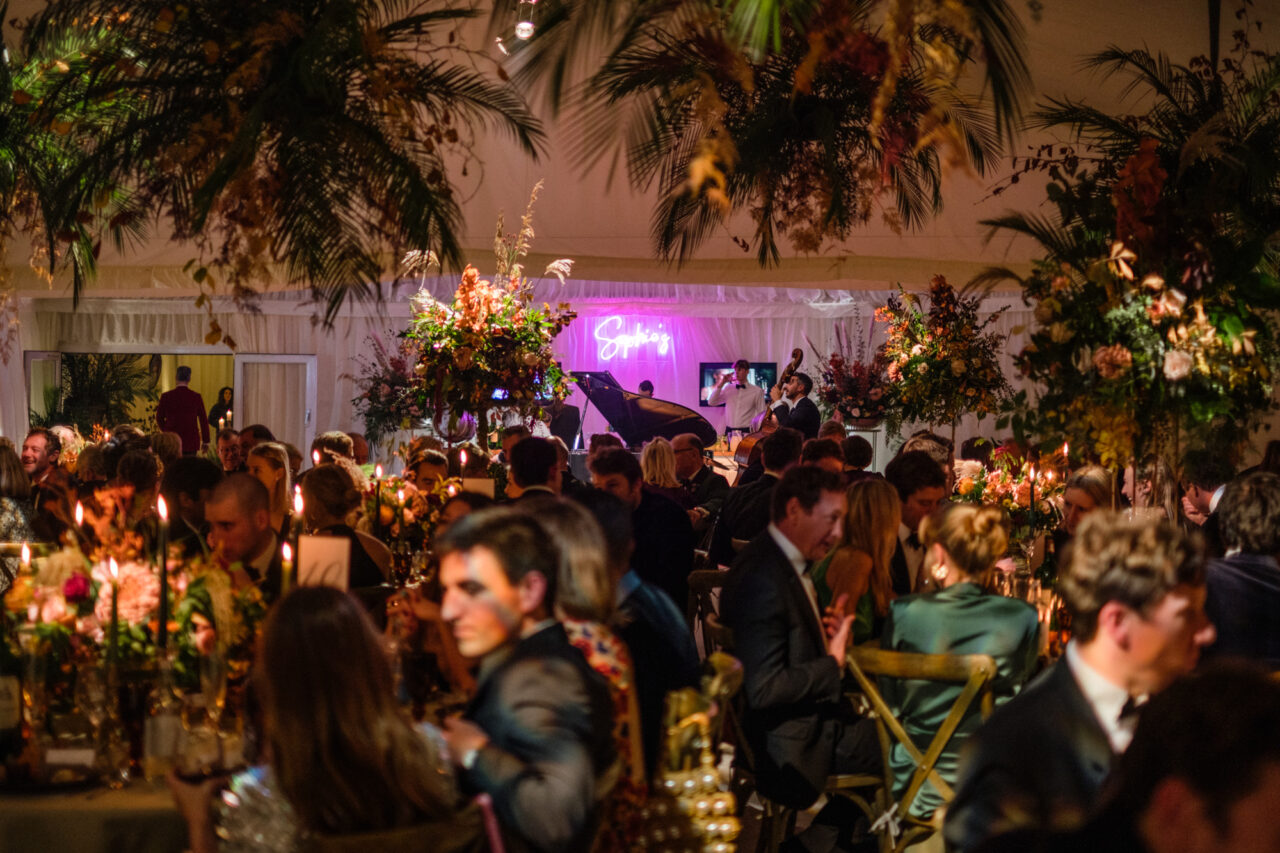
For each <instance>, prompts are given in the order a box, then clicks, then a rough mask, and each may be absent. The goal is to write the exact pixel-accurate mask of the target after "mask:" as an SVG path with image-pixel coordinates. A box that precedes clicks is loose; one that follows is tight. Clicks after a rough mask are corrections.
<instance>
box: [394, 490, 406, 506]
mask: <svg viewBox="0 0 1280 853" xmlns="http://www.w3.org/2000/svg"><path fill="white" fill-rule="evenodd" d="M396 500H397V501H399V502H400V503H404V489H396Z"/></svg>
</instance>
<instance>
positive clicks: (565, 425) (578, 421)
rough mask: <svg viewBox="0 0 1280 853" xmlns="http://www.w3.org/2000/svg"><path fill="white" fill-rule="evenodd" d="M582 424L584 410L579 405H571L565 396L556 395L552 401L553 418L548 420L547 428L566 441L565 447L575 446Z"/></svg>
mask: <svg viewBox="0 0 1280 853" xmlns="http://www.w3.org/2000/svg"><path fill="white" fill-rule="evenodd" d="M581 426H582V412H580V411H579V410H578V407H577V406H570V405H569V404H568V403H566V402H565V401H564V398H563V397H556V398H555V399H554V400H552V401H551V420H549V421H548V422H547V428H548V429H549V430H550V431H551V434H552V435H554V436H555V437H556V438H558V439H560V440H561V441H563V442H564V446H565V447H568V448H572V447H573V445H574V442H576V441H577V440H578V430H579V429H580V428H581Z"/></svg>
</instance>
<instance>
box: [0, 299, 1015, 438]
mask: <svg viewBox="0 0 1280 853" xmlns="http://www.w3.org/2000/svg"><path fill="white" fill-rule="evenodd" d="M455 283H456V282H455V280H454V279H451V278H450V279H445V278H437V279H431V280H428V281H427V282H426V286H427V290H428V291H429V292H431V293H432V294H433V295H435V296H436V297H437V298H440V299H443V300H447V299H449V298H450V297H451V296H452V292H453V287H454V285H455ZM416 289H417V283H414V284H413V285H412V286H408V285H402V286H400V287H398V288H396V290H395V292H394V293H393V292H391V291H390V290H388V293H387V300H386V301H384V302H382V303H379V304H359V303H358V304H354V305H350V306H348V307H346V308H344V309H343V311H342V312H341V314H340V315H339V316H338V318H337V319H336V320H335V322H334V326H333V329H332V330H326V329H324V328H323V327H322V326H320V325H318V324H316V323H315V322H314V312H313V307H312V306H310V305H309V304H307V303H306V302H305V297H303V296H300V295H297V294H273V295H270V296H267V297H264V298H263V299H262V300H261V301H260V302H259V304H258V306H257V309H258V310H256V311H254V312H252V313H250V312H243V311H236V310H234V306H232V305H231V304H230V303H229V302H218V303H216V304H215V308H216V310H215V314H216V316H217V318H218V321H219V323H220V324H221V326H222V328H223V330H224V331H225V332H226V333H227V334H228V335H230V336H231V337H233V338H234V339H235V340H236V342H237V344H238V346H239V350H240V351H241V352H248V353H276V354H314V355H315V356H316V359H317V372H318V380H319V382H318V392H317V399H316V406H315V414H316V429H317V431H323V430H325V429H350V430H360V429H362V426H363V425H362V424H360V423H359V422H358V421H357V420H356V417H355V414H354V412H353V410H352V407H351V402H350V401H351V400H352V398H354V397H355V395H356V390H355V383H354V379H353V375H354V374H356V373H358V371H359V359H360V358H361V357H365V358H367V357H368V353H369V346H368V337H369V336H370V335H374V334H376V335H381V336H382V337H383V338H384V339H389V338H391V337H392V336H394V335H395V334H396V333H397V332H399V331H401V330H402V329H403V328H404V327H405V326H406V324H407V320H408V317H409V306H408V302H407V299H408V296H409V295H410V293H412V292H414V291H415V290H416ZM890 293H891V291H887V290H884V291H844V290H803V289H795V288H761V287H712V286H698V285H664V284H658V283H632V282H589V281H578V280H571V281H569V282H567V283H566V284H565V285H563V286H562V285H560V284H559V283H558V282H556V281H554V280H553V281H550V282H545V281H544V282H538V283H537V284H536V286H535V298H536V299H538V301H547V302H552V303H555V302H562V301H563V302H568V303H570V305H571V306H572V307H573V308H574V309H575V310H576V311H577V312H578V314H579V317H578V319H577V320H575V321H574V322H573V323H572V324H571V325H570V326H569V328H568V329H567V330H565V331H564V332H563V333H562V334H561V336H560V337H559V338H558V339H557V341H556V352H557V354H558V355H559V356H560V357H561V359H562V363H563V365H564V366H565V368H566V369H569V370H610V371H611V372H612V373H613V375H614V376H615V377H616V378H617V379H618V380H619V382H621V383H622V385H623V386H624V387H626V388H631V389H634V388H636V386H637V385H638V384H639V383H640V381H641V380H642V379H649V380H651V381H652V382H653V383H654V385H655V386H656V388H657V392H656V396H657V397H659V398H661V399H666V400H671V401H674V402H677V403H680V404H682V405H686V406H689V407H690V408H694V409H695V410H697V411H699V412H700V413H701V414H703V415H704V416H705V417H706V418H707V419H708V420H709V421H710V422H711V423H712V424H713V425H714V426H715V427H716V428H717V429H720V428H722V427H723V414H722V411H723V410H722V409H720V408H700V407H699V406H698V398H699V363H700V362H703V361H732V360H734V359H736V358H748V359H751V360H753V361H769V362H778V363H779V365H781V364H782V363H784V362H785V361H786V360H787V359H788V358H789V357H790V353H791V350H792V349H793V348H795V347H801V348H803V349H804V351H805V363H804V365H803V366H802V368H801V369H802V370H807V371H809V372H810V375H811V376H816V367H815V364H814V360H815V359H814V351H813V348H816V350H817V351H818V352H819V353H823V354H825V353H828V352H830V350H831V348H832V345H833V342H834V329H835V323H836V322H844V323H846V324H849V326H850V330H851V331H852V332H853V333H854V334H855V336H856V335H859V334H861V335H869V338H870V345H871V346H873V347H874V346H876V345H878V344H879V342H880V341H881V340H883V335H884V327H883V324H877V323H875V322H874V320H873V315H874V310H875V308H876V307H877V306H880V305H883V304H884V302H885V300H886V299H887V298H888V296H889V295H890ZM1001 306H1010V309H1009V310H1008V311H1007V312H1006V313H1005V314H1004V315H1003V316H1002V317H1001V318H1000V319H999V321H998V323H997V325H996V327H995V328H997V329H998V330H999V331H1001V332H1002V333H1005V334H1009V335H1010V341H1009V346H1008V348H1007V352H1006V353H1005V356H1004V365H1003V366H1004V367H1005V370H1006V376H1008V377H1009V378H1010V381H1011V382H1014V383H1015V385H1016V384H1017V381H1016V380H1017V379H1018V377H1017V375H1016V372H1015V371H1014V370H1013V363H1012V356H1013V353H1016V352H1017V351H1018V350H1019V349H1021V347H1022V345H1023V343H1024V341H1025V333H1024V331H1023V329H1024V328H1026V327H1027V326H1028V325H1030V319H1031V318H1030V313H1029V311H1028V310H1027V309H1026V308H1025V307H1024V306H1022V305H1021V302H1020V301H1019V300H1018V299H1017V297H1016V296H1014V295H1010V294H995V295H992V296H989V297H987V298H986V299H984V301H983V305H982V310H983V311H984V312H985V313H990V312H992V311H995V310H997V309H998V308H999V307H1001ZM24 312H26V314H27V315H28V320H27V325H26V326H25V327H24V329H23V344H24V348H26V349H49V350H61V351H81V352H84V351H107V352H206V351H213V350H214V349H217V348H208V347H205V346H204V343H203V341H204V335H205V333H206V331H207V330H208V317H207V315H206V314H205V312H204V311H203V309H199V308H196V307H195V306H194V305H193V303H192V302H191V300H189V299H136V300H132V299H130V300H100V301H99V300H86V301H84V302H82V303H81V305H80V308H79V310H74V311H73V310H72V308H71V305H70V302H69V301H68V300H39V301H33V302H30V303H27V304H26V305H25V307H24ZM611 318H618V319H617V320H612V319H611ZM606 321H608V323H607V324H606V325H605V327H604V328H603V329H601V328H600V327H601V324H602V323H605V322H606ZM638 326H639V327H643V328H644V330H646V332H647V333H653V334H657V335H658V336H659V338H660V337H661V335H664V334H665V335H667V336H669V341H668V345H667V347H666V348H665V351H663V350H662V348H661V347H659V346H658V342H657V341H654V342H652V343H647V344H643V345H640V346H637V347H631V348H627V349H626V354H625V355H623V354H622V349H621V348H619V349H618V350H617V352H616V353H614V354H612V356H611V357H608V358H606V357H604V356H602V353H601V345H602V341H601V340H600V337H598V333H599V335H600V336H603V337H605V338H608V337H612V336H616V335H617V334H618V332H619V331H623V332H626V333H633V332H634V331H635V330H636V328H637V327H638ZM855 326H856V328H854V327H855ZM811 343H812V347H813V348H811V346H810V344H811ZM222 351H223V352H226V350H225V349H222ZM0 375H3V376H5V378H6V380H7V383H17V384H15V385H11V386H10V387H14V388H19V389H20V388H23V387H24V384H23V383H24V378H23V375H22V364H21V358H20V357H18V358H15V359H11V361H10V364H9V365H8V366H7V367H5V368H3V374H0ZM237 394H239V391H238V390H237ZM0 397H2V398H3V400H2V401H0V432H3V434H6V435H11V436H12V435H15V434H17V433H20V432H21V431H22V430H24V429H25V424H26V416H25V401H24V395H23V394H21V393H16V394H14V393H6V394H3V395H0ZM570 402H571V403H574V404H575V405H579V406H583V407H584V432H585V433H586V434H588V435H589V434H590V433H592V432H598V431H601V430H603V429H604V427H605V423H604V420H603V418H602V416H600V415H599V413H598V412H596V411H595V410H594V408H590V409H589V410H588V409H586V407H585V406H584V405H583V404H584V401H583V400H582V398H581V395H580V393H578V392H576V391H575V392H574V394H573V396H572V397H571V398H570ZM277 408H280V409H281V411H282V414H281V415H280V416H279V417H282V418H285V419H287V418H288V417H290V416H291V415H285V414H283V411H284V409H286V408H287V409H290V411H292V410H293V409H294V408H296V407H293V405H292V404H288V405H287V406H286V405H282V404H278V405H277ZM296 414H297V416H298V417H301V414H302V413H301V412H296ZM237 421H238V422H239V423H244V422H245V421H241V420H240V418H239V417H237ZM267 426H269V427H271V428H272V429H273V430H274V429H276V428H277V425H276V424H273V423H272V422H271V421H270V420H268V421H267ZM278 426H279V427H280V428H281V429H282V430H283V429H286V428H287V427H286V425H285V424H284V423H283V422H282V423H280V424H279V425H278ZM982 431H983V432H984V433H986V434H992V433H994V431H995V430H994V425H993V424H992V423H991V422H990V421H989V420H988V421H987V422H986V423H985V424H984V425H983V429H982ZM976 432H977V430H976V429H975V426H974V424H973V423H971V419H966V421H964V422H962V424H961V427H960V430H959V431H958V437H960V438H963V437H965V436H967V435H970V434H976Z"/></svg>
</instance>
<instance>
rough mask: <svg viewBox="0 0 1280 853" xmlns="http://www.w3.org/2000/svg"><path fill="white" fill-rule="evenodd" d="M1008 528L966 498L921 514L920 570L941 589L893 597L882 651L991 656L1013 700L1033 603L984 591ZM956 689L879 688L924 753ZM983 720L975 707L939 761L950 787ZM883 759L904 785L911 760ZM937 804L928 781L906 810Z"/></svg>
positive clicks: (1003, 696)
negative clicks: (967, 741)
mask: <svg viewBox="0 0 1280 853" xmlns="http://www.w3.org/2000/svg"><path fill="white" fill-rule="evenodd" d="M1007 525H1008V519H1007V517H1006V516H1005V513H1004V511H1003V510H1001V509H997V508H996V507H992V506H983V505H979V504H968V503H962V504H952V505H950V506H947V507H944V508H942V509H940V510H938V511H937V512H935V513H934V514H933V515H932V516H930V517H928V518H926V519H925V520H924V522H923V523H922V524H921V536H920V539H921V542H922V543H923V545H924V548H925V557H924V566H923V569H922V570H923V571H927V572H930V573H931V574H932V575H933V578H934V579H935V580H936V581H937V582H938V584H939V586H941V587H942V588H941V589H939V590H937V591H936V592H930V593H923V594H918V595H908V596H905V597H903V598H899V599H898V600H897V601H895V602H893V604H892V605H890V607H889V617H888V619H887V620H886V623H885V628H884V634H883V636H882V638H881V647H882V648H886V649H891V650H893V651H896V652H913V653H917V654H951V655H968V654H982V655H991V657H993V658H995V661H996V668H997V670H996V678H995V681H994V682H993V683H992V689H993V692H994V694H995V701H996V704H1000V703H1003V702H1005V701H1006V700H1008V699H1009V698H1010V697H1012V696H1013V695H1014V694H1015V693H1017V691H1018V690H1019V689H1020V688H1021V687H1022V685H1023V684H1024V683H1025V682H1026V681H1027V679H1028V678H1029V677H1030V676H1031V673H1032V670H1033V668H1034V667H1035V663H1036V655H1037V652H1038V651H1039V645H1040V644H1039V638H1040V625H1039V622H1038V620H1037V617H1036V611H1035V608H1033V607H1032V606H1031V605H1029V604H1027V603H1026V602H1025V601H1019V600H1018V599H1014V598H1005V597H1004V596H1001V595H995V594H992V593H989V592H987V590H986V587H987V582H988V580H989V579H990V577H991V573H992V571H993V570H994V568H995V564H996V560H998V559H999V558H1000V557H1002V556H1004V553H1005V550H1006V549H1007V548H1008V546H1009V534H1008V528H1007ZM962 687H963V685H960V684H955V685H951V684H941V683H938V682H929V681H905V680H888V681H885V682H884V684H883V692H884V698H885V700H886V701H887V702H888V703H889V705H890V707H893V708H895V709H896V710H897V712H898V718H899V720H900V721H901V722H902V725H903V727H904V728H905V729H906V730H907V731H908V732H910V734H911V736H912V738H913V739H914V740H915V742H916V744H917V745H918V746H919V747H920V749H921V750H924V749H927V748H928V745H929V741H930V740H932V739H933V734H934V732H936V731H937V730H938V727H939V726H940V725H941V724H942V721H943V720H944V719H945V718H946V716H947V713H948V712H949V711H950V710H951V705H952V703H953V702H954V701H955V699H956V697H957V696H958V695H959V693H960V691H961V689H962ZM981 723H982V718H981V714H979V712H978V707H977V705H976V704H975V705H973V706H971V707H970V708H969V713H968V715H967V716H966V717H965V718H964V719H963V720H961V722H960V726H959V728H957V729H956V732H955V735H954V736H953V737H952V738H951V741H950V743H948V744H947V748H946V749H945V750H944V751H943V753H942V756H941V757H940V758H939V759H938V764H937V770H938V772H939V773H940V774H941V775H942V778H943V779H945V780H946V781H947V782H948V783H950V784H953V785H954V784H955V777H956V761H957V758H958V756H959V754H960V749H961V746H962V745H963V743H964V740H965V739H966V738H967V737H968V736H969V735H970V734H972V733H973V732H974V731H975V730H976V729H977V728H978V726H979V725H980V724H981ZM889 760H890V763H891V764H892V765H893V769H894V775H895V785H896V786H897V787H898V788H901V787H904V786H905V785H906V783H907V781H908V779H909V778H910V776H911V773H912V771H913V770H914V769H915V763H914V762H913V761H912V760H911V758H910V757H909V756H908V755H907V753H906V750H905V749H903V748H902V746H901V745H896V744H895V745H894V747H893V750H892V751H891V752H890V756H889ZM941 804H942V798H941V796H939V794H938V792H937V791H936V790H935V789H934V788H933V786H932V785H930V784H929V783H927V782H926V783H925V785H924V787H923V788H921V790H920V793H919V794H918V795H917V796H916V799H915V802H914V803H913V804H912V806H911V812H912V814H913V815H916V816H918V817H927V816H928V815H930V814H931V813H932V812H933V811H934V810H935V809H936V808H937V807H938V806H940V805H941Z"/></svg>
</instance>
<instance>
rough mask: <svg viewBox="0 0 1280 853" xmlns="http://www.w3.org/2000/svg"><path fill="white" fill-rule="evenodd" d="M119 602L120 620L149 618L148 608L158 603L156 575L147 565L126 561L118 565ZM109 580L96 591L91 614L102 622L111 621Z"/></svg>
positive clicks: (137, 621) (133, 622)
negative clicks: (95, 600)
mask: <svg viewBox="0 0 1280 853" xmlns="http://www.w3.org/2000/svg"><path fill="white" fill-rule="evenodd" d="M119 586H120V606H119V610H118V612H119V616H120V620H121V621H122V622H127V623H129V624H130V625H140V624H143V623H145V622H146V621H147V620H148V619H150V618H151V614H152V612H153V611H154V610H155V609H156V608H157V607H158V606H159V605H160V578H158V577H157V576H156V575H155V574H154V573H153V572H152V571H151V568H150V567H149V566H144V565H143V564H141V563H134V562H129V563H125V564H124V565H122V566H120V580H119ZM111 596H112V589H111V583H110V581H109V580H108V582H107V583H105V584H103V586H102V588H101V589H100V590H99V592H98V603H97V604H96V605H95V606H94V608H93V612H94V615H95V616H97V617H98V621H99V622H101V623H103V624H109V623H110V621H111Z"/></svg>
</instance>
